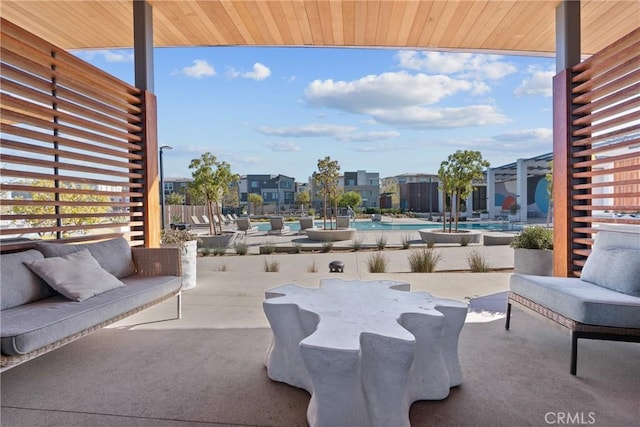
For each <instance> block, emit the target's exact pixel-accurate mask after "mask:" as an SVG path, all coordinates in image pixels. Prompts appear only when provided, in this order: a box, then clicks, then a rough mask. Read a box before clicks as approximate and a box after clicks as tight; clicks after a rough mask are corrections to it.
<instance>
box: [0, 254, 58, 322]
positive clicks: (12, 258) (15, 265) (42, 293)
mask: <svg viewBox="0 0 640 427" xmlns="http://www.w3.org/2000/svg"><path fill="white" fill-rule="evenodd" d="M37 259H44V256H43V255H42V253H41V252H39V251H36V250H34V249H30V250H27V251H22V252H16V253H13V254H2V255H0V270H2V272H1V273H0V306H1V308H2V310H4V309H7V308H12V307H17V306H19V305H24V304H27V303H30V302H32V301H37V300H39V299H42V298H47V297H50V296H52V295H55V291H54V290H53V289H51V288H50V287H49V286H47V284H46V283H45V282H44V281H43V280H42V279H40V278H39V277H38V276H37V275H36V274H34V273H33V271H31V270H30V269H29V268H28V267H27V266H26V265H25V264H24V262H25V261H33V260H37Z"/></svg>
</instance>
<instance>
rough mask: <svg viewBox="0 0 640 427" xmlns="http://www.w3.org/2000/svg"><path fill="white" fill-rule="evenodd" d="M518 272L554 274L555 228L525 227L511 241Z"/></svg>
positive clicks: (540, 274)
mask: <svg viewBox="0 0 640 427" xmlns="http://www.w3.org/2000/svg"><path fill="white" fill-rule="evenodd" d="M511 247H512V248H514V267H515V271H516V273H521V274H534V275H537V276H553V230H552V229H550V228H546V227H541V226H533V227H526V228H524V229H523V230H522V231H521V232H520V233H519V234H518V235H517V236H516V237H514V238H513V240H512V241H511Z"/></svg>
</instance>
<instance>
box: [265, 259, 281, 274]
mask: <svg viewBox="0 0 640 427" xmlns="http://www.w3.org/2000/svg"><path fill="white" fill-rule="evenodd" d="M264 271H265V273H276V272H278V271H280V264H279V263H278V261H276V260H273V261H268V260H267V259H266V258H265V259H264Z"/></svg>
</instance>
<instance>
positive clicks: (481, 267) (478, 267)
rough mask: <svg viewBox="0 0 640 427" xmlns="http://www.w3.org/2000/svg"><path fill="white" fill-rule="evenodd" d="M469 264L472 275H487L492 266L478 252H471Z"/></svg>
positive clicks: (468, 256)
mask: <svg viewBox="0 0 640 427" xmlns="http://www.w3.org/2000/svg"><path fill="white" fill-rule="evenodd" d="M467 264H469V268H470V269H471V272H472V273H485V272H487V271H489V269H490V268H491V265H489V263H488V262H487V260H486V259H485V258H484V256H483V255H482V254H481V253H480V252H478V251H471V252H469V255H467Z"/></svg>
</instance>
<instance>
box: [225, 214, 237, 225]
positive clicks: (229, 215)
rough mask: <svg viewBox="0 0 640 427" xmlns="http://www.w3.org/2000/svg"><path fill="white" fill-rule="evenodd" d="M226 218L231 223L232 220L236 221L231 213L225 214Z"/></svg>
mask: <svg viewBox="0 0 640 427" xmlns="http://www.w3.org/2000/svg"><path fill="white" fill-rule="evenodd" d="M227 219H228V220H229V223H230V224H233V223H234V222H236V219H235V218H234V217H232V216H231V214H227Z"/></svg>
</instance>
